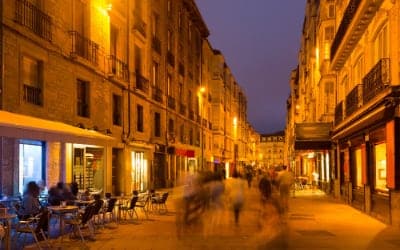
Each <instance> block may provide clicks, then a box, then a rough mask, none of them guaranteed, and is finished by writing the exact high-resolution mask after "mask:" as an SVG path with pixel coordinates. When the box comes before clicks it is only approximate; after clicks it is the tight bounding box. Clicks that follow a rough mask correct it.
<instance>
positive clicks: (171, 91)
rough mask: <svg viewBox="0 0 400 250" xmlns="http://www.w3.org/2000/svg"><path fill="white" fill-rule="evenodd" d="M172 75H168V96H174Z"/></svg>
mask: <svg viewBox="0 0 400 250" xmlns="http://www.w3.org/2000/svg"><path fill="white" fill-rule="evenodd" d="M171 78H172V77H171V75H170V74H167V95H168V96H173V94H172V93H173V90H172V80H171Z"/></svg>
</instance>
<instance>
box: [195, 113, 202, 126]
mask: <svg viewBox="0 0 400 250" xmlns="http://www.w3.org/2000/svg"><path fill="white" fill-rule="evenodd" d="M196 121H197V123H198V124H201V117H200V115H199V114H197V116H196Z"/></svg>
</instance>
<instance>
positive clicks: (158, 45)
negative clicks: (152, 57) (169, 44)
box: [151, 36, 161, 54]
mask: <svg viewBox="0 0 400 250" xmlns="http://www.w3.org/2000/svg"><path fill="white" fill-rule="evenodd" d="M151 47H152V48H153V49H154V50H155V51H156V52H157V53H158V54H161V41H160V39H159V38H158V37H156V36H153V39H151Z"/></svg>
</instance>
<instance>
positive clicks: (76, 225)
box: [64, 203, 96, 242]
mask: <svg viewBox="0 0 400 250" xmlns="http://www.w3.org/2000/svg"><path fill="white" fill-rule="evenodd" d="M95 211H96V206H95V204H94V203H92V204H89V205H87V206H86V207H85V209H84V211H83V213H78V214H77V215H76V216H74V217H72V218H69V219H64V223H65V225H69V226H71V227H72V230H71V235H70V237H72V234H74V233H75V235H76V233H79V236H80V238H81V241H82V242H85V238H84V237H83V234H82V229H83V228H85V227H88V229H89V234H90V237H91V238H92V239H93V238H94V225H93V221H92V218H93V215H94V213H95Z"/></svg>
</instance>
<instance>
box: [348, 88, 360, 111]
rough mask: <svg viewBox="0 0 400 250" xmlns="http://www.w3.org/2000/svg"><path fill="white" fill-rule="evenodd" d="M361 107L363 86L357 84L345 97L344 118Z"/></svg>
mask: <svg viewBox="0 0 400 250" xmlns="http://www.w3.org/2000/svg"><path fill="white" fill-rule="evenodd" d="M362 105H363V85H362V84H357V85H356V86H355V87H354V88H353V89H352V90H351V91H350V93H349V94H348V95H347V96H346V116H349V115H351V114H352V113H354V112H355V111H356V110H357V109H358V108H359V107H361V106H362Z"/></svg>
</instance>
